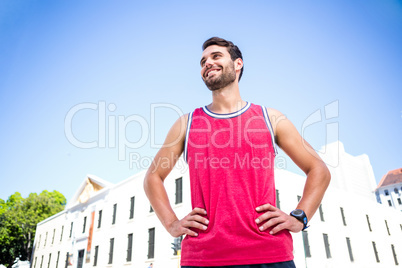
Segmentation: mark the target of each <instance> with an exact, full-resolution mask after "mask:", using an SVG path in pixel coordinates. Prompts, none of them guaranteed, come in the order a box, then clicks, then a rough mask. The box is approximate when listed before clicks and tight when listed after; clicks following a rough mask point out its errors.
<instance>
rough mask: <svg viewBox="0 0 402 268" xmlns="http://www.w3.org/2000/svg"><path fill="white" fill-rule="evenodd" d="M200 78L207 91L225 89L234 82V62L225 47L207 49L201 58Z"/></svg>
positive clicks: (215, 46)
mask: <svg viewBox="0 0 402 268" xmlns="http://www.w3.org/2000/svg"><path fill="white" fill-rule="evenodd" d="M200 64H201V77H202V80H204V83H205V85H206V86H207V87H208V88H209V90H211V91H214V90H218V89H220V88H223V87H226V86H227V85H229V84H231V83H233V82H234V81H235V80H236V71H235V68H234V62H233V61H232V59H231V58H230V54H229V52H228V50H227V48H226V47H220V46H217V45H212V46H209V47H207V48H206V49H205V50H204V52H203V53H202V57H201V61H200Z"/></svg>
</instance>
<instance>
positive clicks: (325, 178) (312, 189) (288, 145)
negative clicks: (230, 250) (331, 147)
mask: <svg viewBox="0 0 402 268" xmlns="http://www.w3.org/2000/svg"><path fill="white" fill-rule="evenodd" d="M268 114H269V116H270V120H271V123H272V127H273V129H274V133H275V139H276V142H277V144H278V145H279V147H280V148H281V149H282V150H283V151H284V152H285V153H286V154H287V155H288V156H289V157H290V158H291V159H292V160H293V162H294V163H295V164H296V165H297V166H298V167H299V168H300V169H301V170H303V171H304V173H305V174H306V175H307V179H306V183H305V186H304V191H303V197H302V199H301V200H300V202H299V204H298V205H297V208H298V209H302V210H303V211H304V212H305V213H306V215H307V219H308V220H311V218H312V217H313V215H314V213H315V212H316V210H317V209H318V207H319V205H320V203H321V200H322V198H323V197H324V193H325V191H326V189H327V187H328V185H329V182H330V179H331V175H330V173H329V170H328V168H327V166H326V165H325V163H324V161H322V159H321V158H320V157H319V156H318V154H317V153H316V152H315V151H314V149H313V148H312V147H311V146H310V145H309V144H308V143H307V142H306V141H305V140H304V139H303V137H301V136H300V134H299V132H298V131H297V129H296V128H295V126H294V125H293V124H292V123H291V122H290V121H289V120H288V119H287V118H286V117H285V116H284V115H283V114H282V113H281V112H279V111H277V110H275V109H268ZM257 210H261V211H269V212H267V213H265V214H264V215H262V216H261V217H260V218H259V220H260V221H263V220H266V223H265V224H264V229H266V228H269V227H272V226H275V225H276V226H275V228H274V229H273V232H274V233H275V232H278V231H280V230H282V229H289V230H291V231H293V232H297V231H300V230H301V228H300V227H302V225H301V223H300V222H297V220H296V219H295V218H294V217H291V216H289V215H287V214H285V213H283V212H281V211H279V210H278V209H276V208H274V207H273V206H269V205H264V206H261V207H259V209H257ZM266 214H268V215H266ZM295 220H296V221H295ZM270 221H271V222H270Z"/></svg>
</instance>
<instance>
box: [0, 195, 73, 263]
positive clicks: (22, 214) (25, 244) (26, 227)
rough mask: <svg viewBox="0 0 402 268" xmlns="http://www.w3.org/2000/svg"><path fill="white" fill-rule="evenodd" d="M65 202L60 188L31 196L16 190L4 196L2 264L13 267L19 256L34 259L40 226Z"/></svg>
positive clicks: (0, 217) (0, 216)
mask: <svg viewBox="0 0 402 268" xmlns="http://www.w3.org/2000/svg"><path fill="white" fill-rule="evenodd" d="M65 205H66V198H65V197H64V196H63V194H61V193H60V192H58V191H53V192H49V191H46V190H44V191H43V192H42V193H40V194H39V195H38V194H36V193H31V194H29V196H28V197H27V198H23V197H21V194H20V193H18V192H16V193H15V194H13V195H11V196H10V197H9V198H8V200H7V201H6V202H4V200H1V199H0V245H1V247H0V263H3V264H4V265H8V267H11V265H12V264H13V262H14V260H15V258H17V257H19V258H20V259H21V260H30V258H31V253H32V248H33V240H34V238H35V231H36V225H37V224H38V223H39V222H41V221H43V220H44V219H46V218H48V217H50V216H52V215H54V214H56V213H58V212H60V211H62V210H63V209H64V207H65Z"/></svg>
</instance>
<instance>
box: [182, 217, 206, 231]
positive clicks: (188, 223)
mask: <svg viewBox="0 0 402 268" xmlns="http://www.w3.org/2000/svg"><path fill="white" fill-rule="evenodd" d="M183 226H184V227H191V228H196V229H200V230H204V231H205V230H206V229H207V228H208V227H207V226H206V225H203V224H201V223H199V222H197V221H194V220H188V219H185V220H184V221H183Z"/></svg>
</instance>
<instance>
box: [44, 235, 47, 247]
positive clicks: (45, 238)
mask: <svg viewBox="0 0 402 268" xmlns="http://www.w3.org/2000/svg"><path fill="white" fill-rule="evenodd" d="M46 241H47V232H46V237H45V244H44V245H43V247H46Z"/></svg>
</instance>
